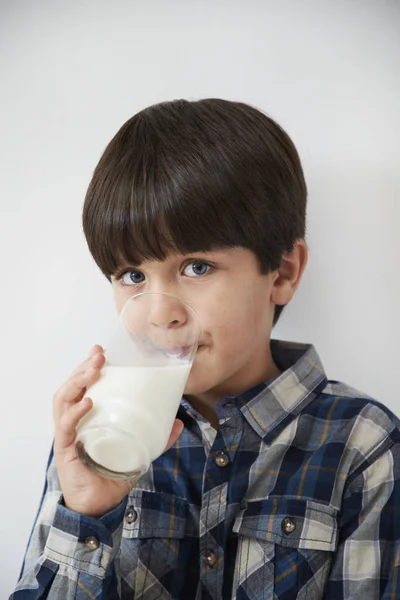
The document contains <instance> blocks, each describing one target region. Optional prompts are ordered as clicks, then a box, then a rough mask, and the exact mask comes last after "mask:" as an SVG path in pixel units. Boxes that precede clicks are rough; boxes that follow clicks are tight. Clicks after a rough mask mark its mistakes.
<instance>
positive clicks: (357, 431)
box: [11, 341, 400, 600]
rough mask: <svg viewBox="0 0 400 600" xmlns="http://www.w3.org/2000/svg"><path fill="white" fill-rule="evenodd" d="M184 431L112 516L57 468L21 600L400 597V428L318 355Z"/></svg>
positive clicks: (292, 354)
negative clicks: (97, 512) (77, 497)
mask: <svg viewBox="0 0 400 600" xmlns="http://www.w3.org/2000/svg"><path fill="white" fill-rule="evenodd" d="M271 346H272V352H273V356H274V359H275V361H276V363H277V364H278V366H279V367H280V369H281V370H282V371H283V373H282V374H281V375H280V376H279V377H277V378H275V379H274V380H271V381H269V382H266V383H265V384H260V385H257V386H256V387H255V388H253V389H251V390H249V391H247V392H246V393H243V394H241V395H238V396H233V397H229V398H221V399H220V400H219V401H218V403H217V405H216V413H217V416H218V419H219V427H218V431H215V430H214V429H213V428H212V427H211V426H210V424H209V423H208V422H207V421H206V420H205V419H203V418H202V417H201V416H200V415H199V414H197V413H196V412H195V411H194V410H193V409H192V408H191V406H190V405H189V404H188V403H186V402H185V401H182V403H181V406H180V409H179V416H180V418H181V419H182V420H183V421H184V424H185V429H184V431H183V433H182V435H181V437H180V438H179V440H178V442H177V443H176V445H175V446H174V447H173V448H171V449H170V450H169V451H168V452H167V453H166V454H164V455H163V456H162V457H160V458H159V459H158V460H156V461H155V462H154V463H153V465H152V467H151V469H150V470H149V471H148V473H146V475H144V476H143V477H142V478H141V479H140V480H139V482H138V484H137V485H136V487H135V489H134V490H133V491H132V492H131V493H130V494H129V497H127V498H126V499H125V501H124V502H123V503H122V504H121V505H120V506H119V507H117V508H116V509H115V510H113V511H112V512H110V513H108V514H107V515H105V516H104V517H103V518H101V519H99V520H95V519H92V518H88V517H85V516H80V515H78V514H76V513H73V512H71V511H69V510H67V509H66V508H65V507H64V506H63V503H62V495H61V490H60V484H59V481H58V478H57V472H56V469H55V466H54V463H53V458H52V457H50V461H49V466H48V470H47V480H46V487H45V491H44V495H43V499H42V502H41V505H40V509H39V513H38V516H37V519H36V523H35V525H34V528H33V531H32V535H31V538H30V541H29V545H28V548H27V552H26V556H25V561H24V565H23V569H22V573H21V578H20V581H19V583H18V585H17V587H16V589H15V591H14V593H13V594H12V595H11V598H12V599H13V600H39V599H44V598H47V599H49V600H56V599H57V600H58V599H59V600H70V599H76V600H81V599H82V600H83V599H85V600H87V599H91V600H117V599H118V600H120V599H122V600H131V599H132V600H133V599H136V600H139V599H140V600H167V599H179V600H211V599H212V600H228V599H229V600H231V599H235V600H249V599H251V600H295V599H297V600H320V599H325V600H344V599H346V600H361V599H362V600H378V599H380V600H396V599H397V600H398V599H400V572H399V565H400V431H399V422H398V421H397V420H396V418H395V417H394V416H393V415H392V414H391V413H390V411H389V410H388V409H386V408H385V407H384V406H382V405H380V404H379V403H377V402H375V401H374V400H372V399H371V398H369V397H367V396H365V395H363V394H360V393H359V392H356V391H355V390H353V389H351V388H348V387H346V386H345V385H343V384H341V383H338V382H337V381H328V380H327V378H326V375H325V372H324V370H323V367H322V365H321V362H320V359H319V357H318V355H317V353H316V352H315V350H314V348H313V347H312V346H306V345H300V344H291V343H284V342H277V341H273V342H272V343H271Z"/></svg>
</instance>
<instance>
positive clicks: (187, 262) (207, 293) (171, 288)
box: [112, 248, 283, 398]
mask: <svg viewBox="0 0 400 600" xmlns="http://www.w3.org/2000/svg"><path fill="white" fill-rule="evenodd" d="M279 279H280V277H279V272H278V271H275V272H273V273H269V274H266V275H262V274H261V273H260V267H259V263H258V260H257V257H256V256H255V254H254V253H253V252H251V251H250V250H247V249H245V248H229V249H223V250H216V251H211V252H201V253H194V254H190V255H178V254H170V255H169V256H167V258H166V259H165V260H164V261H144V262H143V263H142V264H141V265H139V266H136V267H135V268H132V266H131V265H127V266H126V270H125V271H124V274H123V276H122V278H121V279H119V280H117V278H116V277H113V278H112V285H113V290H114V297H115V303H116V307H117V311H118V312H120V311H121V309H122V307H123V305H124V303H125V302H126V300H127V299H128V298H130V297H131V296H134V295H135V294H139V293H141V292H163V293H167V294H170V295H172V296H177V297H178V298H181V299H182V300H184V301H185V302H187V303H188V304H190V305H191V306H192V307H193V308H194V310H195V311H196V313H197V314H198V316H199V317H200V320H201V324H202V327H203V334H202V336H201V339H200V341H199V348H198V350H197V353H196V356H195V361H194V364H193V368H192V370H191V373H190V377H189V381H188V384H187V387H186V389H185V393H186V394H188V395H196V394H203V393H205V392H207V393H209V394H210V393H211V395H212V396H214V395H215V398H217V397H220V396H223V395H229V394H234V393H239V392H241V391H243V390H244V389H248V388H249V387H251V386H252V385H255V384H256V383H259V382H261V381H263V380H265V379H267V378H268V377H270V376H272V375H275V374H276V371H277V369H276V367H275V365H273V363H272V359H271V355H270V347H269V339H270V333H271V328H272V322H273V316H274V307H275V302H274V300H275V301H276V287H277V282H278V281H279ZM282 303H283V302H282ZM173 318H175V317H173V316H172V315H171V320H172V319H173ZM274 370H275V372H274Z"/></svg>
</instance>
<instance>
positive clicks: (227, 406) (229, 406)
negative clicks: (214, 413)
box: [224, 401, 235, 408]
mask: <svg viewBox="0 0 400 600" xmlns="http://www.w3.org/2000/svg"><path fill="white" fill-rule="evenodd" d="M233 406H235V405H234V403H233V402H230V401H229V402H225V404H224V407H225V408H232V407H233Z"/></svg>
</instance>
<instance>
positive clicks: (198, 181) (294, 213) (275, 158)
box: [83, 98, 307, 323]
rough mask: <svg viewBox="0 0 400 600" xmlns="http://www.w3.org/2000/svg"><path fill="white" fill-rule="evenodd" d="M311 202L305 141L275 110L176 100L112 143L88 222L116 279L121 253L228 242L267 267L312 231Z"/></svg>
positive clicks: (99, 170) (140, 118)
mask: <svg viewBox="0 0 400 600" xmlns="http://www.w3.org/2000/svg"><path fill="white" fill-rule="evenodd" d="M306 202H307V188H306V184H305V181H304V175H303V170H302V167H301V163H300V159H299V156H298V153H297V150H296V148H295V146H294V144H293V142H292V141H291V139H290V138H289V136H288V135H287V134H286V133H285V131H283V129H282V128H281V127H280V126H279V125H278V124H277V123H276V122H275V121H273V120H272V119H271V118H270V117H268V116H267V115H265V114H263V113H262V112H261V111H259V110H258V109H256V108H253V107H252V106H249V105H247V104H243V103H240V102H231V101H228V100H220V99H214V98H210V99H206V100H199V101H195V102H190V101H187V100H174V101H172V102H162V103H160V104H156V105H154V106H150V107H148V108H146V109H144V110H142V111H140V112H139V113H137V114H136V115H134V116H133V117H132V118H131V119H129V121H127V122H126V123H125V124H124V125H123V126H122V127H121V129H120V130H119V131H118V133H117V134H116V135H115V136H114V138H113V139H112V140H111V142H110V143H109V144H108V146H107V148H106V149H105V151H104V154H103V156H102V157H101V159H100V161H99V163H98V165H97V167H96V169H95V171H94V174H93V177H92V180H91V182H90V185H89V188H88V191H87V194H86V199H85V204H84V208H83V228H84V233H85V236H86V239H87V243H88V246H89V250H90V252H91V254H92V256H93V258H94V260H95V261H96V263H97V264H98V266H99V267H100V269H101V271H102V272H103V273H104V275H106V277H107V278H108V279H110V276H111V275H113V274H114V273H115V272H116V270H117V269H118V268H119V267H121V264H122V263H128V264H132V265H138V264H140V263H141V262H142V261H143V260H146V259H155V260H163V259H165V258H166V256H167V254H168V253H169V252H171V251H178V252H181V253H183V254H186V253H190V252H201V251H207V250H212V249H216V248H229V247H245V248H248V249H250V250H252V251H253V252H254V253H255V254H256V255H257V257H258V259H259V261H260V269H261V272H262V273H268V272H270V271H273V270H276V269H278V267H279V265H280V261H281V258H282V255H283V253H284V252H286V251H290V250H292V249H293V246H294V243H295V241H296V240H297V239H299V238H304V236H305V218H306ZM282 308H283V307H280V306H277V307H276V309H275V319H274V323H276V321H277V320H278V318H279V315H280V313H281V311H282Z"/></svg>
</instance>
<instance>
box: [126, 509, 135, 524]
mask: <svg viewBox="0 0 400 600" xmlns="http://www.w3.org/2000/svg"><path fill="white" fill-rule="evenodd" d="M136 519H137V512H136V510H135V509H134V508H132V506H130V507H129V508H128V510H127V511H126V513H125V521H126V522H127V523H129V525H130V524H131V523H134V522H135V521H136Z"/></svg>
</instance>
